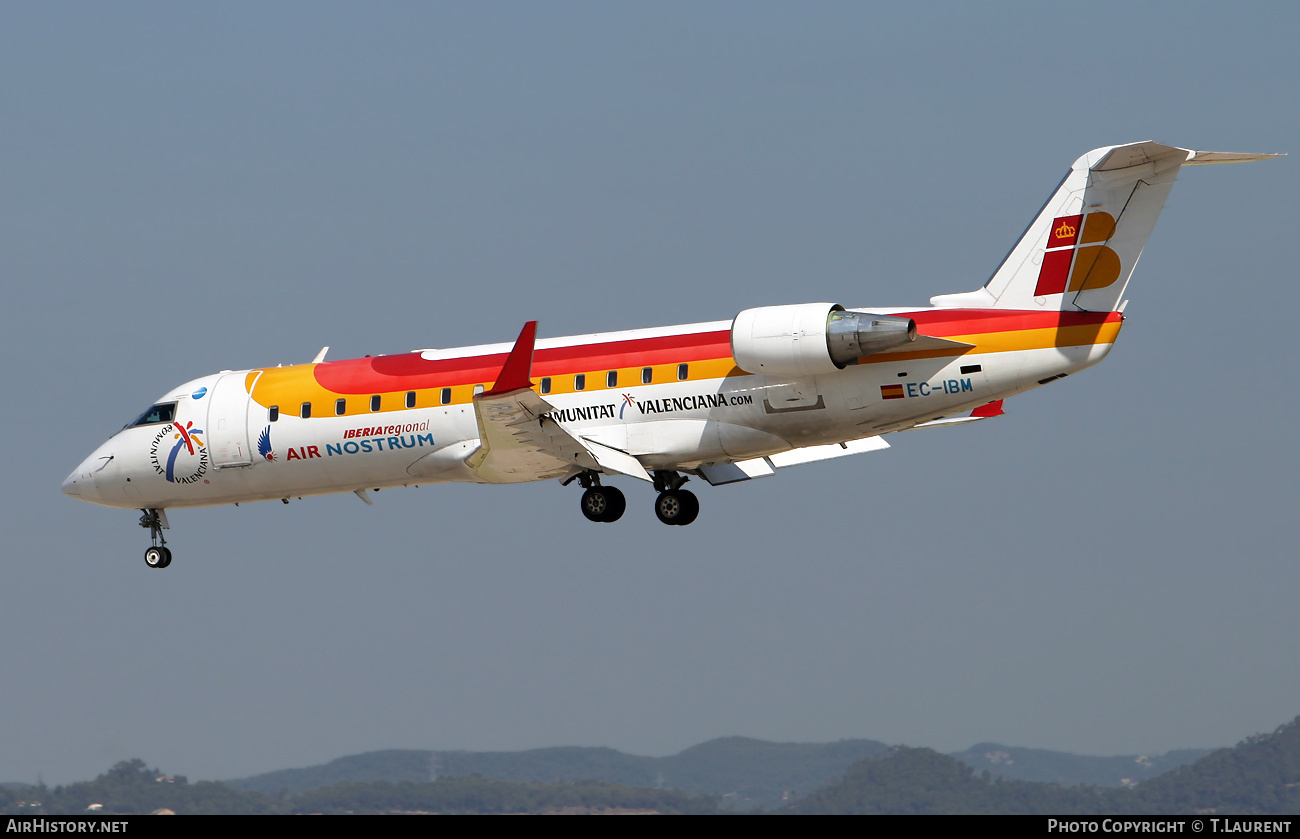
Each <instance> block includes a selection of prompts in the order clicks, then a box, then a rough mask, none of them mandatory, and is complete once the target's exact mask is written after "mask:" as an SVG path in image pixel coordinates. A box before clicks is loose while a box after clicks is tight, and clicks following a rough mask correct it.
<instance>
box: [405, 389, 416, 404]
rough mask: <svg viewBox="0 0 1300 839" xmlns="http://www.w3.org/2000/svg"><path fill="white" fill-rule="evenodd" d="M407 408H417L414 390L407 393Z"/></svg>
mask: <svg viewBox="0 0 1300 839" xmlns="http://www.w3.org/2000/svg"><path fill="white" fill-rule="evenodd" d="M406 407H408V408H414V407H415V391H413V390H408V391H407V392H406Z"/></svg>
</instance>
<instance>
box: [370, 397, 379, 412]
mask: <svg viewBox="0 0 1300 839" xmlns="http://www.w3.org/2000/svg"><path fill="white" fill-rule="evenodd" d="M381 402H382V399H381V398H380V397H379V396H378V395H375V396H372V397H370V410H372V411H378V410H379V405H380V404H381Z"/></svg>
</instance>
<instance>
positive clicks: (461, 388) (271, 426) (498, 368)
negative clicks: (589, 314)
mask: <svg viewBox="0 0 1300 839" xmlns="http://www.w3.org/2000/svg"><path fill="white" fill-rule="evenodd" d="M1273 156H1274V155H1267V154H1230V153H1218V152H1198V151H1191V150H1189V149H1181V148H1175V147H1172V146H1165V145H1161V144H1159V143H1152V142H1144V143H1130V144H1128V145H1121V146H1108V147H1106V148H1100V149H1095V150H1093V151H1090V152H1088V153H1087V154H1085V155H1084V156H1083V157H1080V158H1079V159H1078V160H1077V161H1075V163H1074V165H1073V166H1072V167H1071V168H1070V171H1069V172H1068V173H1067V174H1066V176H1065V179H1064V180H1063V181H1062V182H1061V184H1060V186H1059V187H1057V189H1056V191H1055V192H1054V193H1052V195H1051V197H1049V198H1048V200H1047V203H1046V204H1045V205H1044V207H1043V209H1042V211H1041V212H1040V213H1039V214H1038V216H1037V218H1035V219H1034V220H1033V222H1032V223H1031V224H1030V225H1029V228H1028V229H1027V230H1026V231H1025V233H1024V235H1023V237H1022V238H1021V239H1020V241H1019V242H1017V243H1016V245H1015V247H1013V248H1012V249H1011V252H1010V253H1009V254H1008V255H1007V257H1006V259H1005V260H1004V261H1003V263H1002V265H1001V266H999V267H998V269H997V270H996V271H995V272H994V273H993V276H992V277H991V278H990V279H989V281H988V282H987V283H985V284H984V287H983V288H979V289H977V290H975V291H971V292H967V293H964V294H945V295H941V296H939V297H933V298H931V300H930V306H929V307H922V308H874V307H869V308H862V309H845V308H844V307H843V306H840V305H836V304H831V303H805V304H799V305H793V306H768V307H763V308H757V309H746V310H745V311H743V312H741V313H740V314H738V315H737V316H736V317H735V319H734V320H731V321H717V322H713V323H696V324H690V325H686V326H670V327H665V328H661V329H635V330H630V331H627V332H609V333H603V334H595V335H578V336H573V337H569V338H547V339H543V340H536V339H535V333H536V323H535V322H530V323H527V324H525V325H524V327H523V330H522V331H521V332H520V333H519V337H518V338H517V339H516V340H515V342H514V344H513V345H511V344H489V345H486V346H478V347H464V348H461V349H450V350H417V351H415V352H410V353H405V354H402V355H381V356H377V357H373V358H372V357H366V358H356V359H350V360H347V361H325V360H324V359H325V350H322V351H321V352H320V354H319V355H317V357H316V358H315V360H314V361H313V362H312V363H310V364H300V365H294V366H291V367H267V368H262V369H257V370H240V371H223V372H221V373H217V374H215V375H210V376H205V377H203V378H201V379H196V380H194V381H192V382H188V383H186V384H184V385H181V386H180V387H177V388H173V389H172V390H169V391H168V392H167V394H166V395H165V396H163V397H162V398H161V399H159V400H158V401H157V402H156V403H155V404H153V405H152V406H150V407H149V408H148V410H146V411H145V412H144V413H143V414H141V415H140V417H139V418H138V419H136V420H135V421H134V422H132V423H130V424H129V425H127V426H126V427H125V428H124V429H122V430H121V431H119V432H118V433H117V434H115V435H113V437H111V438H110V439H109V440H108V441H107V442H106V443H104V444H103V445H102V446H100V447H99V448H98V449H96V450H95V451H94V453H92V454H91V455H90V456H89V457H87V458H86V459H85V460H84V461H83V462H82V463H81V465H80V466H78V467H77V468H76V470H75V471H73V473H72V474H71V475H69V476H68V478H67V480H65V481H64V482H63V491H64V492H65V493H67V494H68V495H71V496H73V497H76V498H80V499H82V500H85V501H90V502H93V503H96V504H104V505H108V506H111V507H128V508H135V509H139V510H141V511H142V512H143V516H141V519H140V524H141V526H143V527H145V528H148V530H149V531H150V535H151V537H152V545H151V547H150V548H149V549H148V550H147V551H146V552H145V561H146V562H147V563H148V564H149V565H150V566H152V567H154V568H165V567H166V566H167V565H168V564H169V563H170V562H171V551H170V549H168V548H167V546H166V540H165V539H164V536H163V530H164V529H167V528H168V523H167V517H166V514H165V510H166V509H167V508H169V507H198V506H203V505H208V504H231V503H239V502H242V501H261V500H273V499H281V500H283V501H285V502H286V503H288V499H289V498H290V497H300V496H306V495H318V494H323V493H330V492H355V493H356V494H357V495H358V496H360V497H361V499H362V500H363V501H366V502H367V503H369V501H370V499H369V497H368V496H367V494H366V490H367V489H372V488H373V489H379V488H385V487H398V486H410V485H419V484H431V483H442V482H450V481H472V482H476V483H489V484H500V483H516V482H519V481H539V480H545V479H551V478H555V479H558V480H559V481H560V482H561V483H562V484H565V485H568V484H570V483H572V482H574V481H576V482H577V483H578V484H579V485H580V486H581V487H582V488H583V490H584V491H583V493H582V502H581V507H582V513H583V515H585V516H586V517H587V518H588V519H590V520H591V521H593V522H613V521H616V520H617V519H618V518H619V517H620V516H622V515H623V510H624V507H625V505H626V503H625V500H624V496H623V493H622V492H620V491H619V490H618V489H617V488H615V487H613V486H609V485H607V484H603V483H602V480H603V479H605V478H606V477H608V476H611V475H626V476H630V477H632V478H637V479H639V480H641V481H645V482H646V483H647V484H650V485H652V486H653V487H654V490H655V493H656V494H657V495H656V497H655V502H654V511H655V514H656V515H657V516H658V517H659V520H660V521H662V522H663V523H664V524H670V525H686V524H690V523H691V522H692V521H694V520H695V517H696V515H697V514H698V513H699V502H698V501H697V499H696V497H695V495H694V494H693V493H691V492H690V491H688V490H686V489H683V488H682V486H683V484H684V483H686V481H687V480H688V479H689V478H691V477H698V478H700V479H702V480H704V481H705V482H707V483H709V484H712V485H714V486H717V485H720V484H728V483H733V482H736V481H747V480H751V479H753V478H759V477H762V476H765V475H771V474H773V472H774V470H776V469H780V468H783V467H786V466H792V465H794V464H799V463H808V462H810V461H816V460H825V459H828V458H836V457H843V456H846V455H852V454H859V453H862V452H869V451H874V450H877V449H884V448H888V446H889V444H888V443H886V442H885V440H884V435H886V434H892V433H894V432H897V431H904V430H907V429H912V428H924V427H929V426H936V425H942V424H953V423H964V422H970V421H974V420H982V419H987V418H989V417H995V416H998V415H1000V414H1001V413H1002V401H1003V400H1004V399H1006V398H1007V397H1009V396H1014V395H1016V394H1018V393H1023V392H1024V391H1027V390H1031V389H1033V388H1036V387H1039V386H1041V385H1045V384H1047V383H1048V382H1052V381H1055V380H1057V379H1061V378H1064V377H1065V376H1068V375H1070V374H1072V373H1076V372H1078V371H1080V370H1083V369H1084V368H1086V367H1090V366H1092V365H1093V364H1096V363H1097V362H1098V361H1101V360H1102V359H1103V358H1105V356H1106V353H1107V352H1108V351H1109V350H1110V348H1111V345H1112V344H1113V343H1114V342H1115V338H1116V336H1117V335H1118V334H1119V330H1120V327H1121V326H1122V325H1123V323H1124V314H1123V312H1124V305H1125V303H1126V301H1125V299H1124V293H1125V290H1126V288H1127V286H1128V281H1129V276H1130V275H1131V274H1132V272H1133V267H1134V266H1135V265H1136V264H1137V261H1138V257H1139V256H1140V255H1141V253H1142V248H1143V246H1144V245H1145V244H1146V241H1147V238H1148V236H1149V235H1150V234H1151V230H1152V228H1153V227H1154V225H1155V222H1156V217H1157V216H1158V215H1159V214H1160V210H1161V208H1162V207H1163V206H1164V203H1165V197H1166V196H1167V195H1168V194H1169V190H1170V188H1171V187H1172V186H1173V183H1174V178H1175V176H1176V175H1177V174H1178V170H1179V169H1180V168H1181V167H1183V166H1195V165H1200V164H1205V163H1235V162H1241V161H1251V160H1261V159H1264V158H1267V157H1273ZM326 349H328V347H327V348H326Z"/></svg>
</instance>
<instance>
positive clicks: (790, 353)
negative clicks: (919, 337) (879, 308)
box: [731, 303, 916, 376]
mask: <svg viewBox="0 0 1300 839" xmlns="http://www.w3.org/2000/svg"><path fill="white" fill-rule="evenodd" d="M915 340H916V321H914V320H911V319H910V318H900V317H894V316H892V315H873V314H870V313H865V312H849V311H845V309H844V307H843V306H841V305H839V304H838V303H800V304H798V305H795V306H764V307H763V308H760V309H746V310H745V311H743V312H741V313H740V314H739V315H736V319H735V321H733V322H732V324H731V356H732V358H734V359H735V360H736V366H738V367H739V368H740V369H741V370H744V371H745V372H746V373H754V374H762V375H769V376H816V375H819V374H822V373H833V372H835V371H836V370H843V369H844V368H845V367H847V366H848V365H850V364H852V363H853V362H855V361H857V360H858V359H859V358H862V357H863V356H867V355H871V354H872V353H878V352H882V351H884V350H888V349H893V348H894V347H901V346H903V345H904V344H907V343H909V342H911V341H915Z"/></svg>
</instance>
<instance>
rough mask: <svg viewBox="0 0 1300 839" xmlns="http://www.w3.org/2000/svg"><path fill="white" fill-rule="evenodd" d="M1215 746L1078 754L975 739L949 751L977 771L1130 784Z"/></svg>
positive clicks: (1059, 781) (1031, 778)
mask: <svg viewBox="0 0 1300 839" xmlns="http://www.w3.org/2000/svg"><path fill="white" fill-rule="evenodd" d="M1213 751H1214V749H1176V750H1174V751H1170V752H1165V753H1164V754H1151V755H1113V756H1093V755H1078V754H1073V753H1071V752H1056V751H1051V750H1049V749H1027V748H1022V747H1018V746H1003V745H1001V744H999V743H977V744H975V745H974V746H971V747H970V748H969V749H966V750H965V751H962V752H949V757H954V758H956V759H957V760H960V761H961V762H962V763H964V764H966V765H967V766H969V767H971V768H972V769H974V770H975V771H977V772H982V771H987V772H989V773H990V774H992V775H995V776H997V777H1002V778H1011V779H1015V780H1017V781H1039V782H1043V783H1050V784H1064V785H1066V786H1073V785H1076V784H1091V785H1092V786H1098V787H1120V786H1133V785H1134V784H1137V783H1139V782H1141V781H1145V780H1148V779H1150V778H1154V777H1156V776H1157V775H1162V774H1164V773H1165V772H1169V771H1170V770H1173V769H1177V768H1178V767H1179V766H1185V765H1187V764H1189V763H1194V762H1196V761H1197V760H1200V759H1201V758H1203V757H1205V756H1206V755H1208V754H1211V753H1212V752H1213Z"/></svg>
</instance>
